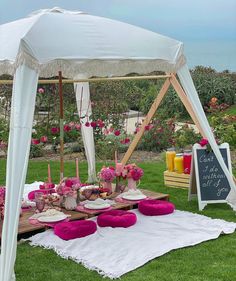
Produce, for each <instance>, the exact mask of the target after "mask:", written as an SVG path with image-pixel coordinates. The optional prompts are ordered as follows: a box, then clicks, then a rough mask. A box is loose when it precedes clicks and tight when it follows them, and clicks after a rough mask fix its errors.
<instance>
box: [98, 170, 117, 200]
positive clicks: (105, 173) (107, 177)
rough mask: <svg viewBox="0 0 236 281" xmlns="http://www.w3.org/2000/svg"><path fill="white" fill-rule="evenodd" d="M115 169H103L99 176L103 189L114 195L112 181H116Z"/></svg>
mask: <svg viewBox="0 0 236 281" xmlns="http://www.w3.org/2000/svg"><path fill="white" fill-rule="evenodd" d="M115 176H116V174H115V168H114V167H105V166H104V167H103V168H102V169H101V171H100V172H99V174H98V177H99V179H100V181H101V182H102V187H103V188H104V189H105V190H106V192H107V194H108V195H109V194H111V193H112V181H113V180H114V178H115Z"/></svg>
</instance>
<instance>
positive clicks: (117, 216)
mask: <svg viewBox="0 0 236 281" xmlns="http://www.w3.org/2000/svg"><path fill="white" fill-rule="evenodd" d="M136 221H137V217H136V215H135V214H134V213H132V212H128V211H123V210H112V211H107V212H104V213H102V214H100V215H99V216H98V217H97V223H98V225H99V226H101V227H106V226H110V227H130V226H132V225H134V224H135V223H136Z"/></svg>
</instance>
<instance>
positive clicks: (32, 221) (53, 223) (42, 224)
mask: <svg viewBox="0 0 236 281" xmlns="http://www.w3.org/2000/svg"><path fill="white" fill-rule="evenodd" d="M66 221H69V219H68V218H66V219H64V220H62V221H58V222H51V223H41V222H39V221H38V220H37V219H29V223H30V224H32V225H36V226H48V227H52V228H53V227H54V226H55V225H57V224H58V223H61V222H66Z"/></svg>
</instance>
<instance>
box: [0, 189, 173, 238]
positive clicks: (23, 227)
mask: <svg viewBox="0 0 236 281" xmlns="http://www.w3.org/2000/svg"><path fill="white" fill-rule="evenodd" d="M140 190H141V191H142V192H143V194H145V195H146V196H147V197H149V198H151V199H155V200H169V194H163V193H158V192H154V191H150V190H145V189H140ZM117 195H118V193H114V194H113V198H115V197H116V196H117ZM137 205H138V204H137V203H136V202H134V203H133V202H132V203H118V202H117V203H116V204H115V205H114V206H112V207H113V209H120V210H131V209H133V208H135V207H137ZM63 212H64V213H65V214H69V215H71V216H70V220H82V219H87V218H90V217H94V216H96V215H98V214H100V213H101V211H99V210H98V211H97V212H96V213H94V214H92V215H91V214H86V213H82V212H76V211H67V210H65V209H64V210H63ZM33 214H34V210H29V211H25V212H23V214H22V216H21V217H20V221H19V228H18V235H21V234H25V233H28V232H33V231H37V230H41V229H45V226H43V225H41V226H36V225H32V224H30V223H29V218H30V217H31V216H32V215H33ZM1 233H2V222H1V223H0V238H1Z"/></svg>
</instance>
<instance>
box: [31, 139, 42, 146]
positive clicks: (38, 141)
mask: <svg viewBox="0 0 236 281" xmlns="http://www.w3.org/2000/svg"><path fill="white" fill-rule="evenodd" d="M31 143H32V144H34V145H37V144H40V140H39V139H32V140H31Z"/></svg>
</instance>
